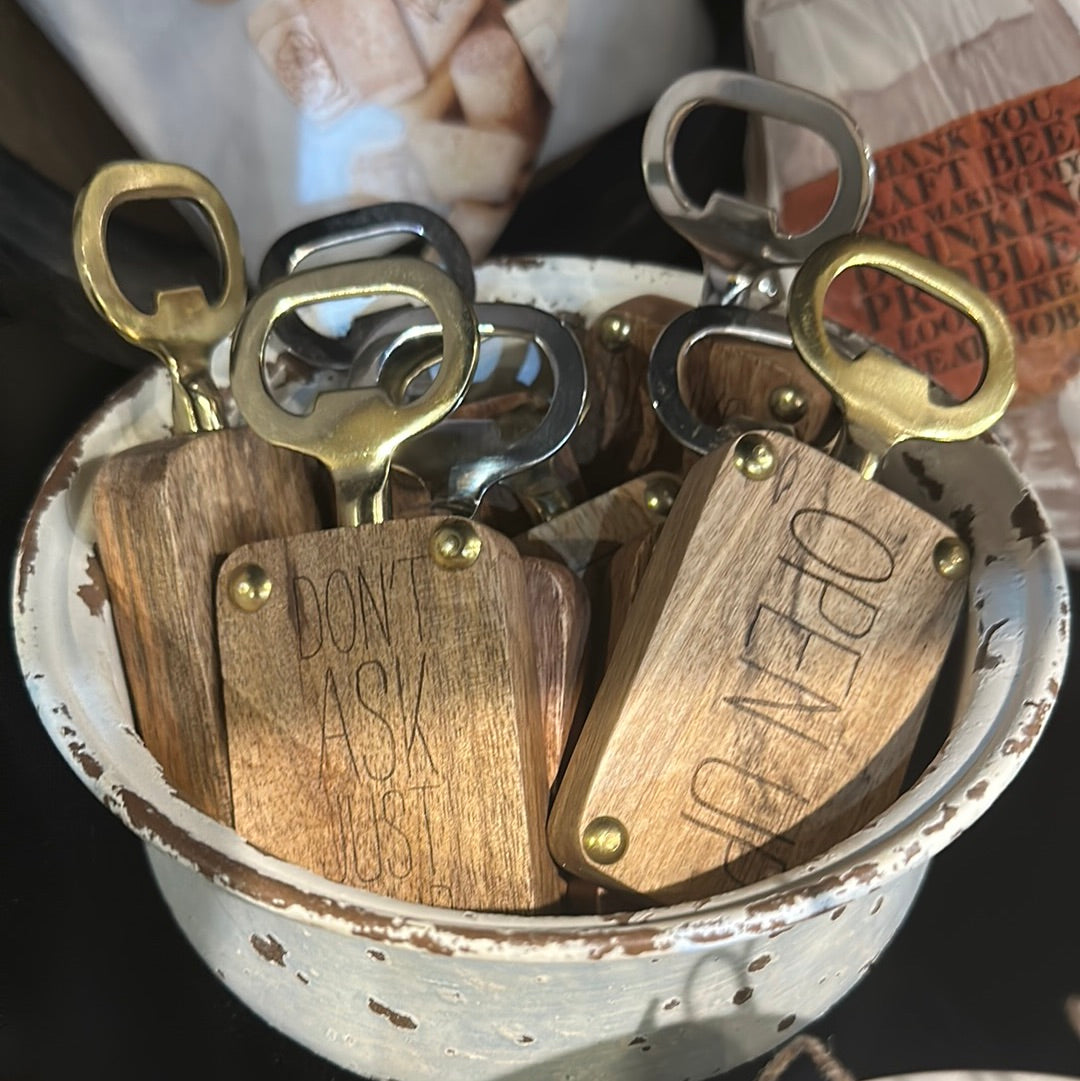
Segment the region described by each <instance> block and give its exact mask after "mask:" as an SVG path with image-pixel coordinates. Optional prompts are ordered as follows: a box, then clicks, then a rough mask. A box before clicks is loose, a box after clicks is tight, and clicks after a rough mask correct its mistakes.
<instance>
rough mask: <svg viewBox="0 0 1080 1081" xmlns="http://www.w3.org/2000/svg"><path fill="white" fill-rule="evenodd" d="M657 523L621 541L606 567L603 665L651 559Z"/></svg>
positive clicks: (657, 532)
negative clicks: (606, 621) (606, 586)
mask: <svg viewBox="0 0 1080 1081" xmlns="http://www.w3.org/2000/svg"><path fill="white" fill-rule="evenodd" d="M662 528H663V527H662V526H660V525H655V526H653V528H652V529H650V530H649V532H648V533H644V534H642V536H640V537H638V539H637V540H635V541H631V542H630V543H629V544H624V545H623V546H622V547H621V548H620V549H619V550H618V551H617V552H616V553H615V554H614V555H613V556H612V557H611V563H610V565H609V567H608V596H609V597H610V598H611V604H610V609H609V613H608V633H607V650H606V655H605V666H606V665H607V664H610V663H611V655H612V653H614V651H615V646H616V644H617V643H618V641H619V636H620V635H621V634H622V629H623V627H624V626H625V625H626V617H627V616H628V615H629V614H630V605H631V604H633V601H634V598H635V597H636V596H637V591H638V588H639V587H640V586H641V580H642V579H643V578H644V577H645V571H646V569H647V568H648V566H649V560H650V559H652V554H653V551H654V550H655V549H656V542H657V541H658V540H659V539H660V530H661V529H662Z"/></svg>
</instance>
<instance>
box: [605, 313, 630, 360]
mask: <svg viewBox="0 0 1080 1081" xmlns="http://www.w3.org/2000/svg"><path fill="white" fill-rule="evenodd" d="M630 330H631V326H630V323H629V321H628V320H626V319H623V318H622V317H621V316H618V315H605V316H604V318H603V319H601V320H600V342H601V344H602V345H603V347H604V348H605V349H606V350H608V352H611V353H617V352H618V351H619V350H620V349H625V348H626V346H627V344H628V343H629V341H630Z"/></svg>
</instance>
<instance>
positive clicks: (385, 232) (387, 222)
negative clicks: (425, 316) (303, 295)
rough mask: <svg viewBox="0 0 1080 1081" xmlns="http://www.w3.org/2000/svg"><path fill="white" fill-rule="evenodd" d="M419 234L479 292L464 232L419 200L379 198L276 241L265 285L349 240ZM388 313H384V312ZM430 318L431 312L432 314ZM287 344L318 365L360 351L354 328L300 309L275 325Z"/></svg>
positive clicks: (338, 363) (328, 365)
mask: <svg viewBox="0 0 1080 1081" xmlns="http://www.w3.org/2000/svg"><path fill="white" fill-rule="evenodd" d="M393 236H400V237H403V238H407V237H410V236H411V237H415V238H416V239H418V240H422V241H423V242H424V243H425V244H427V245H428V246H429V247H431V248H432V250H433V251H434V252H435V254H436V256H437V257H438V260H437V262H438V265H440V266H441V267H442V269H443V270H444V271H445V272H446V273H447V274H448V275H449V276H450V278H452V279H453V281H454V284H455V285H456V286H457V287H458V289H460V290H461V294H462V296H464V297H465V299H466V300H468V301H472V300H473V299H474V298H475V296H476V280H475V278H474V276H473V267H472V260H471V259H470V258H469V253H468V251H467V250H466V248H465V244H464V242H463V241H462V239H461V237H459V236H458V234H457V233H456V232H455V231H454V229H453V227H452V226H451V225H450V224H449V223H448V222H447V221H446V220H445V219H443V218H441V217H440V216H439V215H438V214H436V213H435V212H434V211H433V210H429V209H428V208H427V207H423V206H418V205H417V204H415V203H379V204H377V205H375V206H364V207H359V208H358V209H356V210H348V211H345V212H344V213H342V214H333V215H331V216H330V217H327V218H320V219H318V220H317V221H312V222H307V223H306V224H304V225H300V226H297V227H296V228H295V229H291V230H290V231H289V232H287V233H285V234H284V235H283V236H281V237H279V238H278V240H277V241H275V243H274V245H273V247H271V248H270V250H269V251H268V252H267V253H266V257H265V258H264V259H263V262H262V266H261V267H260V268H259V288H260V289H264V288H266V286H268V285H269V284H270V283H271V282H274V281H277V279H278V278H284V277H286V276H287V275H289V274H292V273H293V272H294V271H295V270H296V269H297V268H298V267H299V266H300V264H301V263H303V262H305V261H306V260H308V259H310V258H312V257H313V256H316V255H321V254H322V253H325V252H329V251H331V250H332V249H334V248H340V247H344V246H345V245H348V244H359V243H363V242H364V241H369V240H376V239H378V238H379V237H393ZM382 315H383V313H381V312H380V313H379V318H381V317H382ZM429 318H430V317H429ZM274 333H275V334H276V335H277V336H278V337H279V338H280V340H281V342H282V344H283V345H284V346H285V347H286V348H287V349H288V350H289V351H290V352H291V353H294V354H296V356H297V357H298V358H299V359H300V360H301V361H302V362H304V363H306V364H308V365H310V366H311V367H313V368H316V369H335V370H338V371H348V370H349V369H350V368H351V366H352V362H353V358H354V356H355V355H356V346H355V343H354V341H353V335H352V332H350V333H349V334H347V335H345V336H344V337H342V338H333V337H327V336H326V335H324V334H320V333H319V332H318V331H317V330H315V329H314V328H313V327H311V326H309V325H308V324H307V323H305V322H304V320H303V319H301V317H300V316H299V315H298V314H297V313H296V312H291V313H289V314H288V315H287V316H283V317H282V318H281V319H280V320H279V321H278V323H277V325H276V326H275V327H274Z"/></svg>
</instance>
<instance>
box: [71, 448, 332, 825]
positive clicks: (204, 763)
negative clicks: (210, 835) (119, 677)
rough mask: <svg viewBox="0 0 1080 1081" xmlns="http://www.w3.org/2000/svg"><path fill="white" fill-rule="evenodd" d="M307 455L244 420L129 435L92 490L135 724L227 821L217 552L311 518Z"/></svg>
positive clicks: (193, 794)
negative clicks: (171, 433)
mask: <svg viewBox="0 0 1080 1081" xmlns="http://www.w3.org/2000/svg"><path fill="white" fill-rule="evenodd" d="M311 480H312V476H311V471H310V469H309V462H308V460H307V459H305V458H302V457H301V456H300V455H297V454H293V453H291V452H289V451H283V450H279V449H278V448H276V447H271V446H270V445H269V444H268V443H264V442H263V441H262V440H261V439H259V438H258V437H257V436H256V435H255V434H254V433H252V432H251V431H249V430H247V429H237V430H234V431H221V432H208V433H205V434H202V435H198V436H193V437H190V438H185V439H177V440H169V441H163V442H160V443H154V444H149V445H145V446H140V447H134V448H132V449H131V450H128V451H124V452H123V453H121V454H118V455H116V456H115V457H113V458H110V459H108V460H107V461H106V462H105V464H104V465H103V466H102V468H101V471H100V473H99V474H98V476H97V478H96V481H95V485H94V492H93V505H94V517H95V519H96V522H97V531H98V539H97V548H98V556H99V558H100V560H101V566H102V569H103V571H104V572H105V578H106V581H107V582H108V586H109V600H110V603H111V606H112V615H113V623H114V625H115V627H116V637H117V639H118V641H119V644H120V652H121V656H122V658H123V661H124V671H125V673H126V675H127V681H128V688H129V690H130V692H131V700H132V707H133V710H134V713H135V720H136V724H137V725H138V729H139V734H140V735H141V736H142V738H143V741H144V742H145V743H146V745H147V747H148V748H149V749H150V752H151V754H153V755H154V757H155V758H156V759H157V760H158V761H159V762H160V763H161V767H162V769H163V771H164V774H165V779H166V780H167V781H168V782H169V784H170V785H172V786H173V788H175V789H176V791H177V792H178V793H179V794H180V795H181V796H182V797H183V798H184V799H186V800H187V801H188V802H189V803H191V804H193V805H194V806H195V807H198V808H199V810H200V811H203V812H205V813H206V814H208V815H211V816H212V817H214V818H216V819H218V820H219V821H221V822H226V823H230V822H231V821H232V805H231V800H230V795H229V768H228V756H227V752H226V745H225V726H224V718H223V714H222V705H221V688H220V681H219V674H218V656H217V643H216V639H215V634H214V581H215V575H216V572H217V568H218V565H219V564H220V562H221V560H222V559H223V558H224V556H225V555H227V554H228V553H229V552H230V551H232V550H233V549H234V548H236V547H238V546H239V545H241V544H244V543H246V542H247V541H251V540H259V539H262V538H265V537H273V536H278V535H280V534H283V533H284V534H289V533H302V532H307V531H310V530H312V529H315V528H317V527H318V525H319V515H318V511H317V509H316V505H315V499H314V496H313V495H312V490H311Z"/></svg>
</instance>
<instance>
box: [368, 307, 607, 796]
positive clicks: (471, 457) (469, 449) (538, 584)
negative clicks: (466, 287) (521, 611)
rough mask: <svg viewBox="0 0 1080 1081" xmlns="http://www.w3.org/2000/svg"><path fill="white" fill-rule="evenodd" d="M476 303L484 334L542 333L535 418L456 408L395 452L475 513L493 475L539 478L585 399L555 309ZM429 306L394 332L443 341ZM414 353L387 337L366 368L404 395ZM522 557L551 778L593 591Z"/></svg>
mask: <svg viewBox="0 0 1080 1081" xmlns="http://www.w3.org/2000/svg"><path fill="white" fill-rule="evenodd" d="M476 312H477V317H478V325H479V329H480V335H481V337H482V338H487V339H489V340H490V339H491V338H494V337H527V338H528V339H530V340H531V341H534V342H535V343H536V345H537V346H538V347H539V348H540V350H541V351H542V352H543V353H544V355H545V357H546V358H547V366H548V369H549V377H550V382H551V393H550V398H549V400H548V402H547V403H546V404H545V407H544V409H543V411H542V413H541V415H540V418H539V422H538V423H537V422H535V421H534V420H533V419H532V416H531V414H532V412H533V411H532V410H531V409H530V410H528V411H527V413H526V416H525V417H524V418H523V419H522V420H521V422H520V424H517V423H516V424H514V425H512V426H511V427H510V428H509V429H508V430H504V428H503V426H501V425H500V424H499V423H498V422H497V421H496V420H494V419H486V420H480V419H475V420H459V419H458V418H457V415H456V414H455V416H453V417H451V418H449V419H447V420H445V421H443V422H442V423H440V424H438V425H436V426H435V427H433V428H431V429H429V430H428V431H427V432H425V433H424V434H422V435H420V436H418V437H417V438H416V439H414V440H412V441H411V442H410V443H409V444H408V445H406V446H404V447H403V448H402V450H401V452H400V453H399V454H398V456H397V459H398V461H399V462H400V463H403V464H404V465H406V466H407V467H408V468H410V469H411V470H413V471H415V472H417V473H422V474H423V475H424V476H425V477H426V479H427V480H428V481H429V483H430V484H431V487H432V491H433V495H434V498H433V509H434V510H437V511H441V512H443V513H447V514H457V515H460V516H463V517H467V518H473V517H475V516H476V514H477V513H478V511H479V509H480V507H481V506H482V503H483V500H484V497H485V495H486V493H487V492H488V491H490V490H491V489H492V488H493V487H494V486H495V485H497V484H500V483H505V482H507V481H510V480H512V479H513V478H514V477H519V476H521V475H522V474H523V473H526V472H531V473H532V477H531V478H530V485H531V486H536V485H538V484H539V483H540V478H539V477H538V476H537V473H536V471H537V469H538V467H540V466H542V465H544V464H545V463H547V462H549V461H550V460H551V458H552V456H553V455H555V454H557V453H558V452H559V451H560V450H562V449H563V448H564V447H565V444H566V442H567V440H568V439H570V438H571V436H572V434H573V432H574V431H575V429H576V427H577V423H578V420H579V419H580V417H581V412H582V409H583V408H584V405H585V362H584V359H583V358H582V355H581V349H580V347H579V346H578V344H577V340H576V339H575V337H574V335H573V334H572V333H571V332H570V331H569V330H568V329H567V328H566V327H565V326H564V325H563V324H562V323H561V322H560V321H559V320H558V319H556V318H555V317H554V316H551V315H548V314H547V313H545V312H541V311H538V310H537V309H535V308H530V307H526V306H524V305H517V304H486V305H478V306H477V307H476ZM424 314H425V313H423V312H420V313H416V314H415V315H413V316H412V317H406V318H404V319H403V318H402V317H395V319H394V320H393V322H394V324H395V332H396V333H401V332H403V328H404V326H405V325H406V324H408V339H407V340H408V342H409V345H410V347H412V346H415V345H416V344H418V343H419V342H421V341H422V340H424V339H430V340H431V341H432V342H433V343H434V344H436V345H437V344H439V343H440V339H441V335H440V333H439V328H438V326H425V325H423V321H422V320H423V317H424ZM399 340H400V338H399ZM410 353H411V354H412V355H411V358H410V359H409V360H407V361H406V362H405V363H404V365H400V364H398V363H397V362H396V361H395V357H394V349H393V348H392V347H391V348H390V349H389V350H388V351H386V352H385V353H384V355H383V357H382V359H381V361H380V362H379V363H378V364H377V365H376V366H375V367H374V369H372V368H368V369H367V370H368V371H369V372H370V371H372V370H374V371H375V372H376V373H377V374H378V375H379V376H380V377H382V381H383V382H384V384H386V385H388V386H389V388H390V393H391V397H392V398H394V399H395V400H403V399H404V398H405V397H406V389H407V383H408V381H409V380H410V379H411V378H413V377H414V376H415V375H417V374H418V367H417V360H418V359H419V361H420V365H421V366H422V367H423V366H427V365H428V363H429V360H430V359H431V358H425V357H423V356H422V355H420V356H419V357H418V356H417V355H416V354H415V353H413V350H412V349H411V348H410ZM436 356H437V354H436ZM369 378H370V376H369ZM521 429H524V430H521ZM507 435H509V436H510V438H509V440H507V438H506V437H507ZM515 435H516V438H515V437H514V436H515ZM522 565H523V567H524V570H525V587H526V592H527V595H528V601H529V606H528V611H529V618H530V621H531V626H532V632H533V635H532V636H533V644H534V648H535V656H536V666H537V671H538V677H539V694H540V724H541V730H542V732H543V736H544V743H545V748H546V757H547V776H548V784H549V786H550V784H551V783H553V782H554V780H555V775H556V773H557V772H558V769H559V765H560V762H561V760H562V752H563V749H564V747H565V746H566V740H567V736H568V733H569V730H570V725H571V722H572V721H573V718H574V711H575V707H576V703H577V695H578V693H579V692H580V689H581V678H582V659H583V656H584V652H585V642H586V637H587V633H588V629H589V597H588V593H587V592H586V590H585V587H584V586H583V585H582V583H581V581H580V580H579V579H578V578H577V577H576V576H575V575H574V574H573V573H571V572H570V571H569V570H568V569H567V568H566V567H564V566H563V565H562V564H561V563H556V562H553V561H551V560H549V559H540V558H536V557H533V556H525V557H523V559H522Z"/></svg>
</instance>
